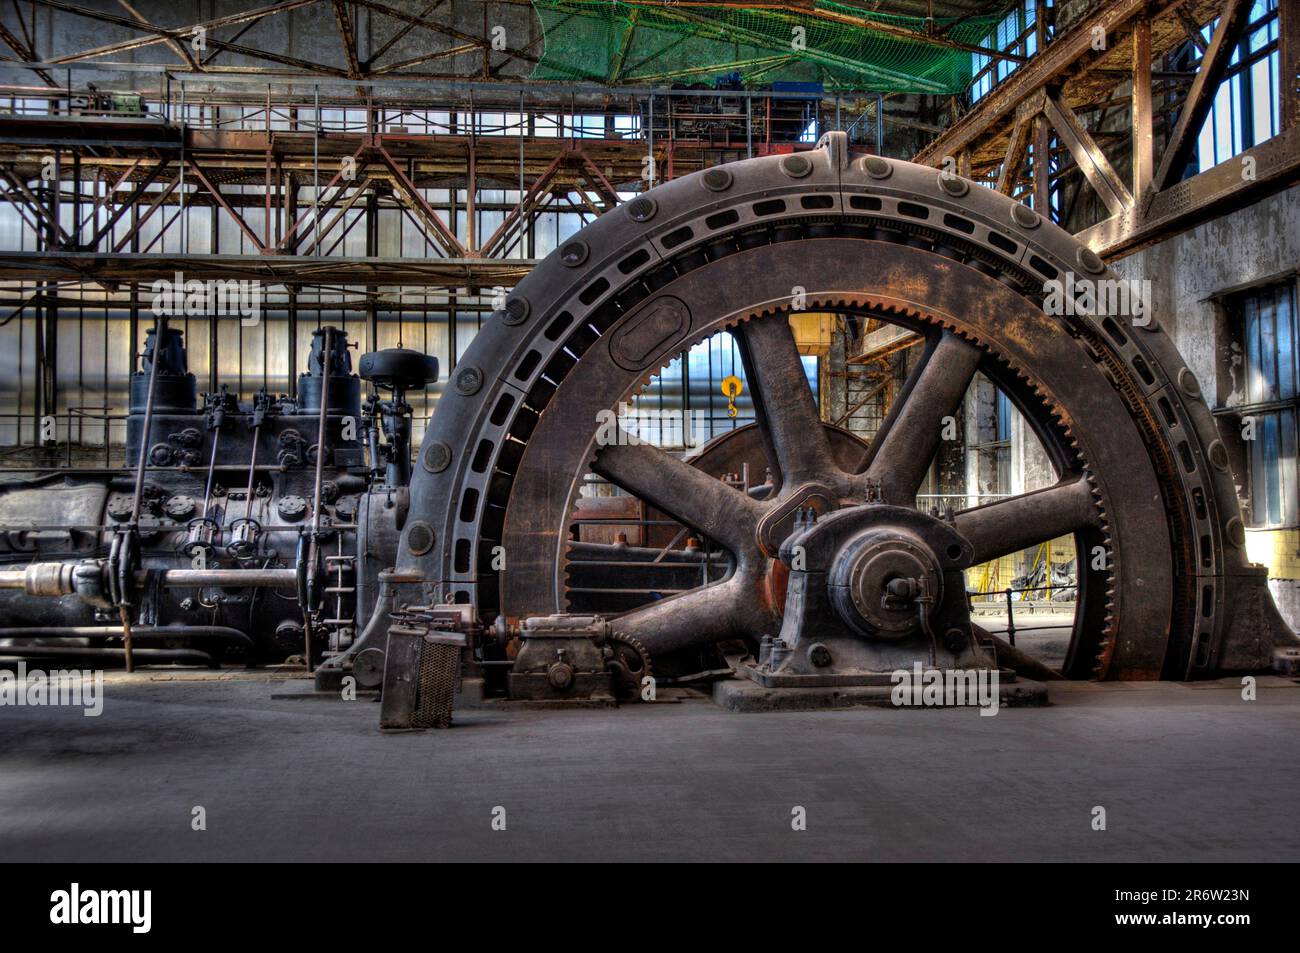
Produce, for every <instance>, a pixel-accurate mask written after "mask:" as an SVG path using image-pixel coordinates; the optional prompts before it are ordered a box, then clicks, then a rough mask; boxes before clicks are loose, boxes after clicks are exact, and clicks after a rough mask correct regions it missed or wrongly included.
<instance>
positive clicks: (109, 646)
mask: <svg viewBox="0 0 1300 953" xmlns="http://www.w3.org/2000/svg"><path fill="white" fill-rule="evenodd" d="M159 335H161V337H159ZM358 369H359V370H360V372H361V376H358V375H356V374H354V373H353V372H352V359H351V353H350V348H349V344H348V339H347V335H346V334H345V333H344V332H343V331H341V330H337V329H334V328H328V327H327V328H321V329H319V330H317V331H316V332H315V335H314V338H313V343H312V347H311V353H310V356H309V358H308V362H307V371H306V373H304V374H302V375H301V376H300V377H299V378H298V386H297V395H296V396H293V397H290V396H286V395H272V394H270V393H267V392H266V391H262V392H260V393H258V394H256V395H255V397H254V398H253V400H252V401H251V402H249V403H244V402H241V401H239V400H237V399H236V397H235V395H233V394H230V393H229V392H228V390H227V388H226V387H224V386H223V387H222V388H221V389H220V390H219V391H218V392H216V393H205V394H199V393H198V392H197V390H196V385H195V378H194V375H193V374H191V373H190V372H189V370H188V367H187V360H186V353H185V345H184V340H183V335H182V333H181V332H180V331H178V330H174V329H171V328H169V327H167V326H166V323H165V322H162V323H160V325H159V327H158V328H155V329H151V330H150V331H149V333H148V336H147V339H146V344H145V350H144V354H143V357H142V361H141V366H140V369H139V371H138V372H137V373H135V374H133V375H132V378H131V383H130V416H129V419H128V422H127V447H126V449H127V457H126V459H127V461H128V464H130V466H129V468H128V469H123V470H66V471H59V472H47V471H39V472H37V471H33V472H14V473H7V474H5V475H3V476H0V580H4V581H5V587H4V588H0V620H2V621H0V645H7V646H10V647H12V650H13V651H14V652H18V650H19V647H21V654H22V655H24V656H26V657H34V658H42V657H45V658H51V657H54V658H57V657H60V656H64V655H67V656H77V657H84V656H86V655H102V656H108V657H112V656H114V655H122V654H123V653H124V648H125V646H124V638H125V636H126V631H125V629H126V628H127V627H130V628H131V633H130V634H131V639H132V650H133V655H135V656H137V657H139V658H141V659H145V660H154V661H160V660H175V661H187V662H192V661H199V662H205V661H206V662H208V663H209V664H216V663H218V662H220V661H223V660H232V659H239V658H242V659H244V660H245V661H247V662H248V664H250V665H251V664H255V663H259V662H274V661H280V660H284V659H286V658H289V657H291V656H308V655H309V656H310V659H309V661H311V662H313V663H315V662H319V661H320V660H321V659H322V658H325V657H329V656H330V655H334V654H337V653H340V652H343V651H345V650H346V649H347V648H348V647H349V646H350V645H352V643H353V642H354V640H355V639H356V637H357V633H358V632H359V631H360V630H361V628H362V627H363V626H364V625H365V623H366V621H367V619H368V617H369V615H370V613H371V612H372V611H373V609H374V605H375V600H376V589H377V576H378V573H379V572H380V570H382V569H384V568H386V567H388V566H391V565H392V563H393V553H394V551H395V548H396V545H397V540H398V536H399V533H400V530H401V525H402V520H403V519H404V517H405V515H406V511H407V507H408V501H409V497H408V490H407V483H408V482H409V479H410V407H409V406H408V405H407V404H406V402H405V399H404V395H405V393H406V392H407V391H408V390H410V389H412V388H420V389H423V388H424V387H427V386H428V384H430V383H431V382H433V381H434V380H436V378H437V360H436V359H435V358H432V357H429V356H426V355H424V354H422V353H419V352H415V351H409V350H404V349H389V350H383V351H377V352H373V353H369V354H365V355H363V356H362V357H361V359H360V361H359V367H358ZM363 378H364V379H365V380H367V381H368V382H369V383H370V385H371V387H370V393H369V395H368V397H367V399H366V400H365V402H364V404H363V402H362V380H363ZM367 451H368V452H367ZM34 596H44V597H46V598H33V597H34ZM127 610H129V611H127Z"/></svg>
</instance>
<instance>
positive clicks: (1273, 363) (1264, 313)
mask: <svg viewBox="0 0 1300 953" xmlns="http://www.w3.org/2000/svg"><path fill="white" fill-rule="evenodd" d="M1233 311H1234V317H1235V318H1236V319H1237V321H1238V322H1239V328H1240V334H1241V347H1242V355H1243V358H1244V363H1243V367H1242V373H1241V376H1240V378H1239V379H1238V382H1237V385H1238V387H1239V389H1240V391H1241V393H1242V395H1243V397H1244V402H1243V403H1242V405H1241V406H1240V407H1239V408H1238V409H1239V411H1240V413H1241V421H1242V437H1243V443H1244V445H1245V448H1246V465H1247V468H1248V483H1249V490H1250V521H1251V525H1252V526H1256V527H1278V526H1288V527H1289V526H1296V525H1297V524H1300V513H1298V510H1300V505H1298V504H1300V485H1298V484H1297V448H1296V411H1297V407H1298V406H1300V400H1298V399H1297V394H1298V392H1300V390H1298V388H1297V374H1296V333H1297V332H1296V285H1295V281H1294V280H1293V281H1289V282H1287V283H1285V284H1280V285H1274V286H1271V287H1268V288H1261V289H1256V290H1253V291H1251V292H1248V293H1246V294H1243V295H1241V296H1240V297H1239V298H1238V299H1237V301H1236V304H1235V307H1234V308H1233Z"/></svg>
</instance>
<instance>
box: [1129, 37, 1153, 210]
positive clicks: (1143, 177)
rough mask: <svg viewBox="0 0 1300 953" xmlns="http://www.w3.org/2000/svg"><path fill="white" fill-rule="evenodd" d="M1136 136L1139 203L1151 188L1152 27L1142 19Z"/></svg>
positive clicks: (1132, 106)
mask: <svg viewBox="0 0 1300 953" xmlns="http://www.w3.org/2000/svg"><path fill="white" fill-rule="evenodd" d="M1129 114H1130V116H1129V124H1130V126H1131V127H1132V137H1133V195H1134V197H1135V200H1136V201H1138V202H1141V201H1142V197H1143V196H1144V195H1145V194H1146V192H1147V190H1148V189H1149V188H1150V187H1151V178H1152V175H1153V172H1152V165H1153V159H1152V150H1153V149H1154V143H1153V141H1152V119H1153V117H1152V113H1151V24H1150V22H1148V21H1145V20H1141V21H1138V23H1137V24H1136V25H1135V26H1134V27H1133V89H1132V93H1131V101H1130V103H1129Z"/></svg>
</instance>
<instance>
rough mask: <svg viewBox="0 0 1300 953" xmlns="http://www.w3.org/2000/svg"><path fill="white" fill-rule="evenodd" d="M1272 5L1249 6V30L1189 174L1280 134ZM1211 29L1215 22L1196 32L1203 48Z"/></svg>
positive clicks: (1267, 0)
mask: <svg viewBox="0 0 1300 953" xmlns="http://www.w3.org/2000/svg"><path fill="white" fill-rule="evenodd" d="M1277 2H1278V0H1255V5H1254V7H1253V8H1252V9H1251V11H1250V24H1249V25H1248V26H1247V27H1246V31H1245V33H1244V34H1243V36H1242V40H1241V42H1240V43H1239V44H1238V45H1237V49H1236V51H1235V52H1234V53H1233V55H1232V59H1231V60H1230V61H1229V64H1228V72H1227V75H1226V77H1225V78H1224V81H1223V82H1222V83H1221V84H1220V86H1219V90H1218V92H1217V93H1215V96H1214V106H1213V107H1211V109H1210V114H1209V115H1208V116H1207V117H1206V119H1205V125H1204V126H1202V127H1201V134H1200V137H1199V139H1198V140H1197V155H1196V163H1197V164H1196V168H1195V169H1194V170H1192V171H1194V172H1204V171H1205V170H1206V169H1209V168H1213V167H1214V166H1216V165H1218V164H1219V163H1220V162H1224V161H1226V160H1228V159H1230V158H1232V157H1233V156H1235V155H1238V154H1240V153H1242V152H1244V151H1245V150H1247V149H1249V148H1251V147H1252V146H1257V145H1259V144H1260V143H1261V142H1264V141H1265V140H1266V139H1271V138H1273V137H1274V136H1276V135H1277V134H1278V133H1279V132H1280V131H1281V128H1282V126H1281V96H1280V87H1279V74H1278V64H1279V58H1278V42H1277V31H1278V16H1277ZM1217 25H1218V21H1217V20H1215V21H1214V22H1212V23H1210V24H1208V25H1207V26H1206V27H1205V28H1204V29H1203V30H1202V31H1201V35H1202V36H1203V37H1205V41H1206V42H1207V43H1208V42H1209V41H1210V37H1212V36H1213V35H1214V27H1216V26H1217ZM1187 54H1188V55H1190V51H1187Z"/></svg>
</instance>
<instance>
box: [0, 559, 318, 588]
mask: <svg viewBox="0 0 1300 953" xmlns="http://www.w3.org/2000/svg"><path fill="white" fill-rule="evenodd" d="M31 565H32V566H41V567H75V566H77V565H78V564H77V563H32V564H31ZM29 568H30V567H27V568H23V569H4V570H0V589H25V590H28V594H29V595H34V596H38V595H49V596H65V595H71V594H72V593H73V592H75V591H76V590H75V589H74V588H72V585H71V576H70V575H69V576H68V579H67V581H66V582H63V583H62V584H60V585H58V591H57V592H56V591H55V590H54V589H49V590H48V591H45V592H33V591H31V589H32V585H34V584H35V583H29V580H31V579H32V578H33V577H32V576H31V575H29V573H28V569H29ZM160 576H161V583H162V585H163V587H164V588H167V589H192V588H198V587H202V586H220V587H225V588H231V589H234V588H259V589H279V588H286V587H289V586H292V585H293V584H294V582H295V580H296V579H297V570H296V569H164V570H162V572H161V573H160ZM148 578H149V573H148V571H147V570H139V571H137V572H136V574H135V580H136V583H137V584H140V585H143V584H144V583H145V582H147V580H148Z"/></svg>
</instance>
